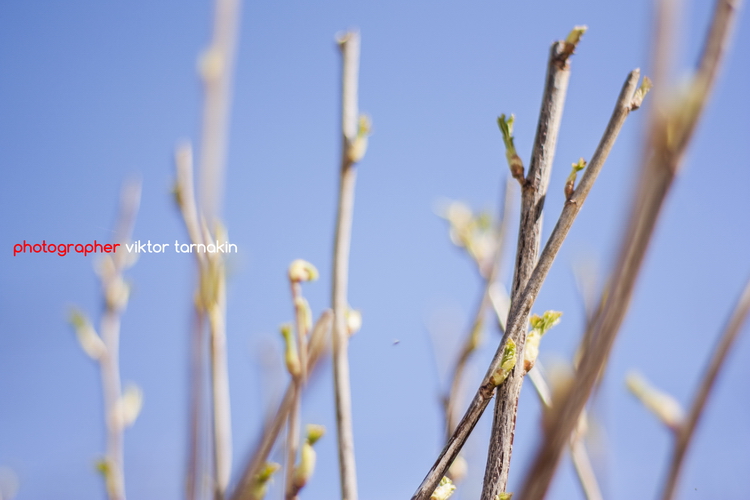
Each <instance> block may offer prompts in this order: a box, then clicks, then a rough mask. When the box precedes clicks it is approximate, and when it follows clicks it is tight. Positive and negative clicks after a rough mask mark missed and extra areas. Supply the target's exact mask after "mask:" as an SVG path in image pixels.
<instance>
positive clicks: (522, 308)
mask: <svg viewBox="0 0 750 500" xmlns="http://www.w3.org/2000/svg"><path fill="white" fill-rule="evenodd" d="M638 75H639V72H638V70H635V71H633V72H631V73H630V74H629V75H628V78H627V79H626V81H625V84H624V85H623V88H622V91H621V92H620V97H619V98H618V101H617V105H616V106H615V110H614V112H613V114H612V117H611V118H610V121H609V124H608V125H607V129H606V130H605V133H604V136H603V137H602V139H601V141H600V143H599V146H598V147H597V150H596V152H595V153H594V157H593V158H592V159H591V162H590V164H589V167H588V168H587V169H586V173H585V174H584V176H583V178H582V179H581V184H580V185H579V186H578V188H576V190H575V192H574V193H573V196H572V198H571V200H570V201H568V202H566V204H565V206H564V208H563V212H562V214H561V215H560V219H559V220H558V222H557V225H556V226H555V229H553V231H552V234H551V235H550V238H549V240H548V241H547V243H546V244H545V247H544V250H543V251H542V254H541V256H540V257H539V262H538V263H537V265H536V267H535V268H534V272H533V273H532V275H531V278H530V279H529V282H528V284H527V285H526V288H525V289H524V291H523V293H522V294H521V296H520V297H519V298H518V300H517V301H514V302H512V303H511V310H510V314H509V315H508V322H507V325H506V332H505V337H506V338H507V337H508V336H509V334H511V333H512V332H514V331H518V330H520V329H521V328H526V324H525V323H524V324H522V323H521V322H520V319H521V318H523V317H526V316H527V315H528V314H529V312H530V311H531V307H532V306H533V304H534V301H535V300H536V297H537V295H538V294H539V290H540V289H541V286H542V283H543V282H544V280H545V279H546V277H547V274H548V273H549V270H550V268H551V266H552V263H553V262H554V260H555V257H556V256H557V252H558V251H559V250H560V247H561V246H562V242H563V241H564V240H565V237H566V236H567V234H568V231H569V230H570V228H571V226H572V224H573V221H574V220H575V217H576V216H577V215H578V212H579V211H580V209H581V207H582V206H583V203H584V201H585V199H586V196H587V195H588V193H589V190H590V189H591V186H592V185H593V183H594V181H595V180H596V177H597V175H598V174H599V171H600V170H601V168H602V166H603V165H604V161H605V160H606V158H607V155H608V154H609V151H610V149H611V147H612V145H613V144H614V139H615V138H616V137H617V134H619V131H620V128H621V127H622V124H623V123H624V121H625V118H626V117H627V115H628V113H629V112H630V110H631V104H632V100H633V96H634V93H635V89H636V84H637V81H638ZM505 343H506V341H505V340H504V341H503V342H502V344H501V345H500V346H499V347H498V350H497V351H496V352H495V356H494V358H493V359H492V362H491V363H490V366H489V368H488V370H487V373H486V374H485V376H484V379H483V380H482V383H481V385H480V387H479V390H477V393H476V395H475V396H474V398H473V399H472V401H471V403H470V404H469V408H468V409H467V410H466V413H465V414H464V416H463V417H462V418H461V421H460V422H459V423H458V425H457V426H456V430H455V432H454V433H453V436H451V439H450V440H449V441H448V443H447V444H446V446H445V448H443V450H442V451H441V453H440V455H439V456H438V458H437V460H436V461H435V464H434V465H433V466H432V468H431V469H430V471H429V472H428V474H427V476H425V478H424V480H423V481H422V484H420V486H419V488H418V489H417V491H416V492H415V493H414V496H413V497H412V499H413V500H427V499H428V498H429V497H430V495H431V494H432V492H433V491H434V490H435V487H436V486H437V484H438V483H439V482H440V479H441V478H442V477H443V476H444V475H445V471H446V470H447V469H448V467H450V464H451V463H452V462H453V460H454V459H455V458H456V456H457V455H458V452H459V451H460V450H461V448H462V447H463V445H464V443H465V442H466V438H467V437H468V436H469V434H470V433H471V431H472V430H473V429H474V426H475V425H476V423H477V422H478V421H479V417H480V416H481V415H482V412H483V411H484V409H485V408H486V407H487V404H488V403H489V401H490V399H491V398H492V396H493V395H494V387H493V386H492V384H491V383H490V377H491V375H492V374H493V373H494V372H495V371H496V370H497V369H498V367H499V366H500V362H501V360H502V355H503V352H504V350H505ZM568 436H570V433H568Z"/></svg>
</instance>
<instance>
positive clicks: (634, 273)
mask: <svg viewBox="0 0 750 500" xmlns="http://www.w3.org/2000/svg"><path fill="white" fill-rule="evenodd" d="M738 3H739V2H732V1H725V0H719V1H718V2H717V3H716V9H715V11H714V16H713V21H712V24H711V28H710V30H709V34H708V37H707V41H706V43H705V46H704V50H703V54H702V56H701V60H700V62H699V65H698V69H697V71H696V72H695V74H694V75H693V76H692V77H691V79H690V81H689V84H688V85H687V87H686V88H685V90H683V91H678V92H672V93H670V92H668V91H667V90H666V89H667V84H666V82H665V81H664V80H657V83H658V84H659V86H660V87H659V88H658V92H657V95H656V97H655V99H654V101H655V102H654V105H653V108H652V111H651V114H650V124H649V128H648V134H647V139H646V144H645V147H644V153H643V163H642V167H641V175H640V181H639V184H638V190H637V193H636V196H635V198H634V200H633V205H632V208H631V214H630V217H629V223H628V229H627V231H626V232H625V233H624V235H623V239H622V241H621V244H620V252H619V257H618V259H617V264H616V265H615V267H614V271H613V272H612V275H611V277H610V280H609V285H608V286H607V288H606V289H605V291H604V292H603V293H602V296H601V299H600V301H599V306H598V308H597V311H596V314H595V315H594V318H593V319H592V321H591V322H590V323H589V325H588V328H587V331H586V334H585V336H584V339H583V345H582V347H583V348H582V352H583V355H582V358H581V362H580V364H579V366H578V369H577V371H576V375H575V383H574V384H573V386H572V388H571V389H570V391H569V394H568V396H567V397H566V398H565V400H564V403H563V404H562V405H560V406H559V407H556V408H553V409H552V411H553V415H554V421H555V422H556V424H555V425H554V426H552V427H549V428H548V429H547V430H546V433H545V436H544V439H543V441H542V444H541V446H540V447H539V449H538V450H537V452H536V456H535V458H534V460H533V462H532V466H531V467H530V469H529V471H528V472H527V474H526V477H525V479H524V482H523V487H522V489H521V497H522V498H523V499H524V500H540V499H542V498H543V497H544V496H545V494H546V492H547V489H548V488H549V485H550V482H551V481H552V478H553V476H554V473H555V470H556V468H557V464H558V462H559V459H560V456H561V454H562V450H563V447H564V446H565V444H566V443H567V442H568V440H569V438H570V435H571V432H572V431H573V429H574V428H575V426H576V424H577V422H578V419H579V416H580V414H581V412H582V411H583V408H584V406H585V405H586V401H587V400H588V398H589V395H590V394H591V391H592V389H593V387H594V385H595V384H596V381H597V380H598V378H599V376H600V374H601V373H602V371H603V370H604V368H605V367H606V363H607V360H608V358H609V354H610V352H611V349H612V345H613V344H614V340H615V338H616V336H617V332H618V331H619V328H620V325H621V324H622V321H623V319H624V317H625V314H626V312H627V310H628V306H629V304H630V299H631V297H632V294H633V289H634V287H635V283H636V279H637V277H638V275H639V272H640V268H641V265H642V263H643V259H644V256H645V254H646V250H647V248H648V245H649V243H650V241H651V237H652V235H653V232H654V228H655V226H656V222H657V220H658V218H659V214H660V212H661V208H662V206H663V204H664V200H665V199H666V196H667V194H668V192H669V190H670V188H671V186H672V184H673V182H674V179H675V177H676V175H677V172H678V170H679V166H680V163H681V161H682V158H683V157H684V154H685V150H686V148H687V145H688V144H689V142H690V139H691V137H692V135H693V132H694V130H695V127H696V125H697V122H698V119H699V118H700V115H701V112H702V110H703V108H704V106H705V104H706V101H707V99H708V97H709V95H710V92H711V88H712V86H713V83H714V81H715V79H716V75H717V72H718V67H719V63H720V60H721V56H722V55H723V54H724V53H725V47H726V45H727V43H728V38H729V34H730V32H731V26H732V23H733V21H734V17H735V15H734V14H735V13H736V8H737V6H738ZM674 8H675V6H674V5H673V2H671V1H669V0H663V1H661V2H660V3H659V9H658V10H659V13H658V17H657V22H656V25H655V30H656V33H655V40H656V42H655V47H654V54H655V70H654V74H655V75H658V76H659V77H662V76H665V75H666V74H667V71H666V64H667V61H670V60H671V59H672V54H671V53H670V51H669V50H668V46H669V44H670V43H671V40H670V39H669V37H667V36H665V33H666V34H670V33H672V30H671V29H670V26H671V24H672V23H673V19H674V14H675V12H674V10H673V9H674Z"/></svg>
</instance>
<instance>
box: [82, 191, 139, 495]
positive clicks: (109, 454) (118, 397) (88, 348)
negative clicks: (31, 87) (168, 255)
mask: <svg viewBox="0 0 750 500" xmlns="http://www.w3.org/2000/svg"><path fill="white" fill-rule="evenodd" d="M140 201H141V183H140V182H139V181H138V182H135V181H134V182H130V183H126V184H125V186H124V187H123V189H122V194H121V197H120V211H119V215H118V222H117V229H116V230H115V237H114V240H113V243H115V244H118V243H119V244H120V245H121V248H120V249H116V250H115V251H114V252H113V253H111V254H110V253H104V254H102V256H101V259H100V260H99V261H98V263H97V274H99V279H100V281H101V286H102V294H103V296H104V313H103V315H102V318H101V322H100V325H99V333H97V332H96V330H95V329H94V326H93V325H92V324H91V321H89V319H88V318H87V317H86V316H85V315H84V314H83V313H82V312H80V311H77V310H74V311H73V312H72V313H71V317H70V322H71V323H72V325H73V327H74V328H75V331H76V335H77V337H78V341H79V342H80V344H81V347H82V348H83V350H84V352H86V354H88V355H89V357H91V358H92V359H94V360H96V361H97V362H98V363H99V370H100V373H101V379H102V392H103V395H104V418H105V426H106V429H107V440H106V443H107V451H106V454H105V456H104V458H103V459H101V460H99V461H98V463H97V469H98V470H99V472H101V474H102V476H103V477H104V481H105V485H106V488H107V496H108V497H109V499H110V500H125V475H124V466H123V432H124V430H125V428H126V427H129V426H130V425H132V424H133V423H134V422H135V420H136V418H137V417H138V414H139V413H140V410H141V406H142V404H143V394H142V393H141V390H140V389H139V388H138V387H136V386H129V387H128V388H127V389H126V390H125V392H124V393H123V391H122V384H121V382H120V322H121V316H122V313H123V311H124V310H125V307H126V306H127V304H128V299H129V297H130V285H128V284H127V283H126V282H125V280H124V278H123V272H124V271H125V270H126V269H128V268H129V267H131V266H132V265H133V264H134V263H135V259H136V255H137V254H134V253H130V252H128V251H126V250H125V245H126V244H127V243H128V242H129V241H130V237H131V235H132V233H133V226H134V225H135V219H136V215H137V214H138V207H139V205H140ZM117 250H119V251H117ZM100 335H101V336H100Z"/></svg>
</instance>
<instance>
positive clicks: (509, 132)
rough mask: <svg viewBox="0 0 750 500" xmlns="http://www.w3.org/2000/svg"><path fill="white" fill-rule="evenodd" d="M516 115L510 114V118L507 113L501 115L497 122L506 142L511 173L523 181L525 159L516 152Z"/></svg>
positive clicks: (506, 154) (506, 153)
mask: <svg viewBox="0 0 750 500" xmlns="http://www.w3.org/2000/svg"><path fill="white" fill-rule="evenodd" d="M514 121H515V117H514V116H513V115H510V118H506V117H505V115H504V114H503V115H500V116H499V117H498V119H497V124H498V126H499V127H500V132H501V133H502V134H503V142H504V143H505V158H506V159H507V160H508V166H510V173H511V175H512V176H513V178H514V179H517V180H519V181H523V161H521V157H520V156H518V153H517V152H516V146H515V144H514V143H513V122H514Z"/></svg>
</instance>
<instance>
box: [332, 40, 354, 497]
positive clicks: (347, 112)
mask: <svg viewBox="0 0 750 500" xmlns="http://www.w3.org/2000/svg"><path fill="white" fill-rule="evenodd" d="M338 43H339V47H340V48H341V55H342V61H343V64H342V79H341V80H342V88H341V128H342V134H343V138H342V139H343V140H342V151H341V181H340V187H339V202H338V216H337V218H336V236H335V239H334V255H333V278H332V282H333V289H332V293H331V295H332V298H331V302H332V306H333V314H334V322H333V377H334V390H335V394H336V428H337V434H338V451H339V471H340V480H341V498H342V500H357V472H356V465H355V461H354V432H353V430H352V402H351V388H350V379H349V354H348V346H349V334H348V332H347V327H346V315H347V312H348V309H349V302H348V299H347V287H348V281H349V247H350V244H351V229H352V215H353V212H354V185H355V182H356V178H357V177H356V176H357V171H356V169H355V168H354V164H355V162H354V160H353V158H352V154H351V150H352V146H353V144H354V142H355V141H356V138H357V122H358V119H359V109H358V102H357V99H358V98H357V86H358V79H359V43H360V42H359V33H358V32H356V31H351V32H348V33H346V34H344V35H343V36H342V37H340V38H339V40H338Z"/></svg>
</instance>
